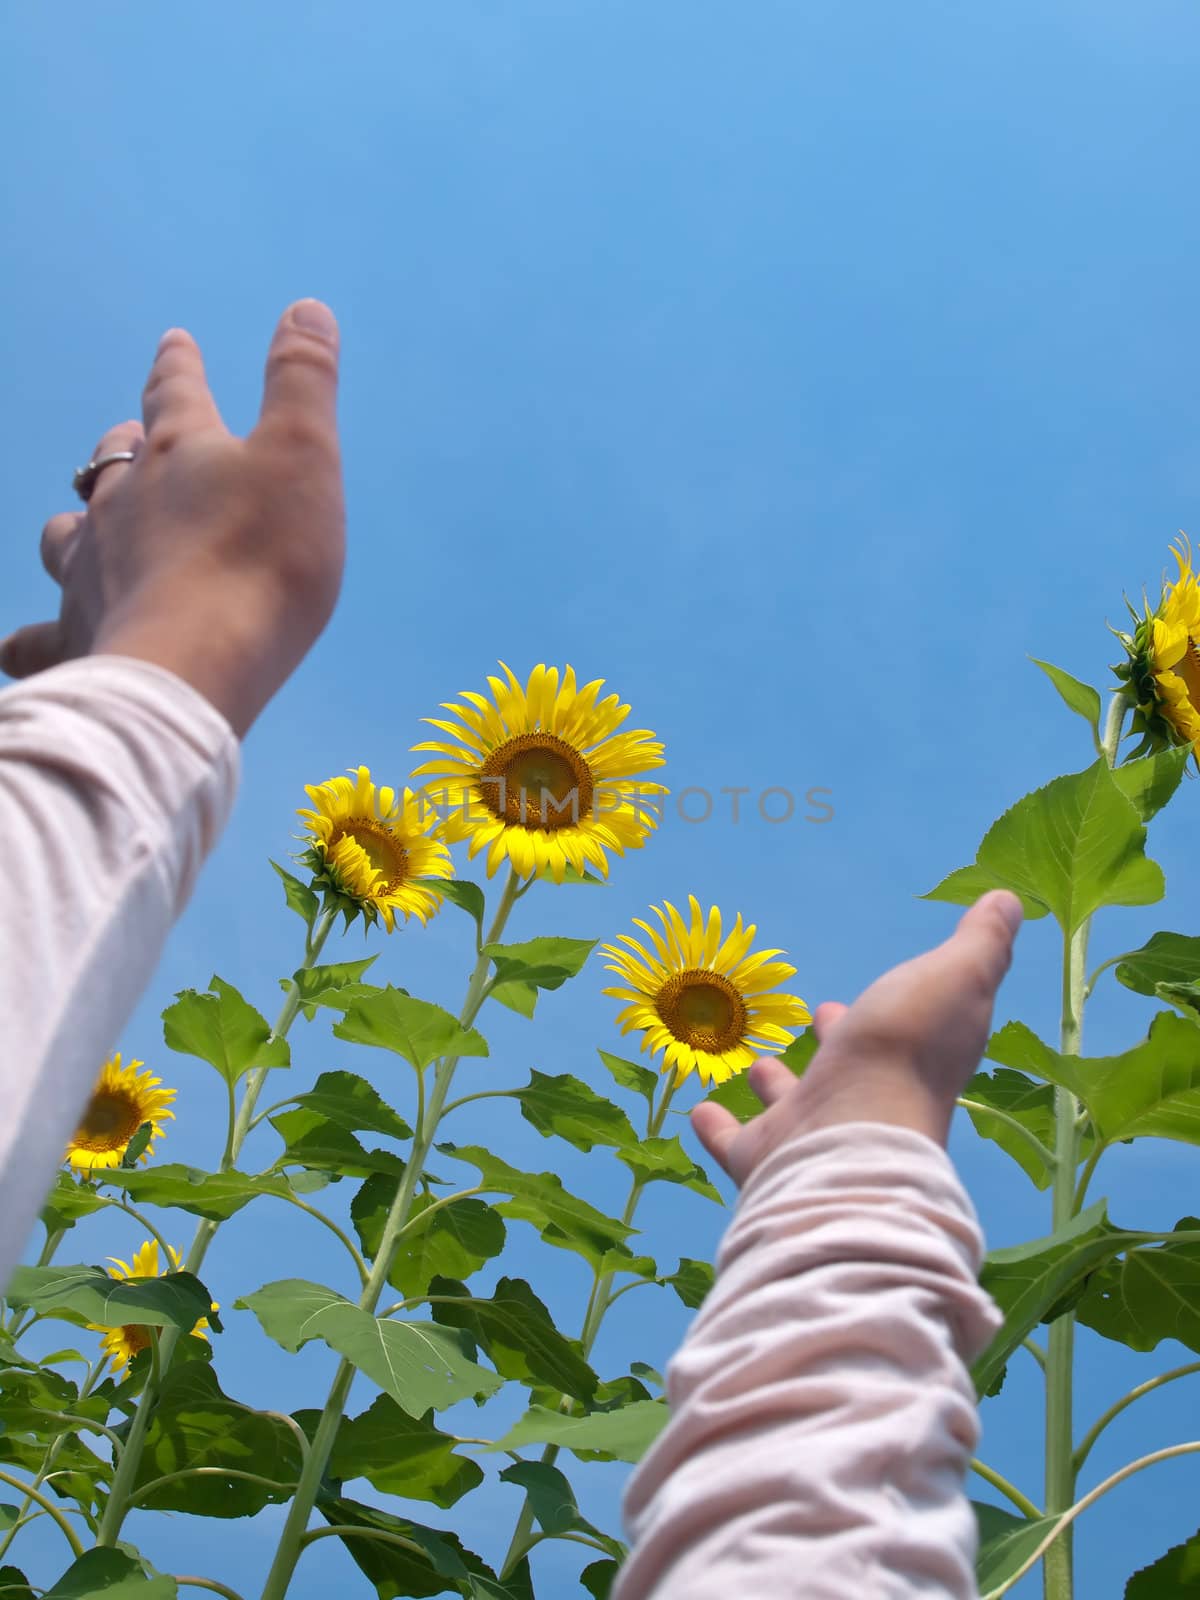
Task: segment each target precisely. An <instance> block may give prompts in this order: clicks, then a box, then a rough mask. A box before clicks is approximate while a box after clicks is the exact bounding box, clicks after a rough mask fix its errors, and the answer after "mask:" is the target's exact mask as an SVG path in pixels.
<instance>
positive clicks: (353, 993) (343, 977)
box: [279, 956, 379, 1022]
mask: <svg viewBox="0 0 1200 1600" xmlns="http://www.w3.org/2000/svg"><path fill="white" fill-rule="evenodd" d="M378 959H379V957H378V956H366V957H364V958H363V960H361V961H335V962H333V963H331V964H330V965H329V966H325V967H300V968H299V969H298V970H297V971H296V972H293V973H292V976H291V977H290V978H280V980H279V987H280V988H281V989H282V990H283V991H284V992H285V994H290V993H291V992H292V990H293V989H295V991H296V993H297V995H298V996H299V999H300V1009H301V1011H303V1013H304V1015H305V1016H306V1017H307V1018H308V1020H309V1022H311V1021H312V1019H313V1018H314V1017H315V1016H316V1014H317V1007H318V1006H330V1007H332V1008H333V1010H335V1011H345V1010H346V1008H347V1007H348V1006H349V1005H350V1003H351V1001H353V1000H360V999H363V998H364V997H366V996H367V995H372V994H378V993H379V991H378V989H376V987H375V986H374V984H370V983H363V982H362V975H363V973H364V972H366V971H367V969H368V968H369V967H372V966H373V965H374V964H375V962H376V961H378Z"/></svg>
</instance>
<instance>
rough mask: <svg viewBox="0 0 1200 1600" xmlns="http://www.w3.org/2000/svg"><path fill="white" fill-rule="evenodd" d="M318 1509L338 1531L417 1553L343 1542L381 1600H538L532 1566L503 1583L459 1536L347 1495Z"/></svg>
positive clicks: (326, 1499)
mask: <svg viewBox="0 0 1200 1600" xmlns="http://www.w3.org/2000/svg"><path fill="white" fill-rule="evenodd" d="M317 1509H318V1510H319V1511H320V1512H321V1515H322V1516H323V1517H325V1518H326V1520H327V1521H328V1522H329V1523H330V1524H331V1525H332V1526H334V1527H351V1528H371V1529H375V1530H377V1531H379V1532H382V1533H391V1534H397V1535H399V1536H400V1537H401V1538H403V1539H405V1540H407V1541H409V1543H410V1544H413V1545H416V1546H417V1547H418V1548H417V1549H415V1550H414V1549H405V1548H404V1547H403V1546H402V1545H398V1544H390V1543H388V1544H385V1543H384V1542H383V1541H382V1540H379V1539H355V1538H350V1539H345V1540H343V1543H344V1544H345V1547H346V1551H347V1553H348V1554H349V1555H351V1556H352V1557H353V1558H354V1561H355V1563H356V1564H357V1566H358V1568H359V1570H360V1571H361V1572H363V1573H364V1574H365V1575H366V1577H367V1578H368V1579H369V1580H370V1582H371V1583H372V1584H374V1586H375V1593H376V1594H377V1595H378V1596H379V1600H398V1597H399V1596H406V1597H407V1596H415V1597H417V1600H421V1597H423V1596H426V1595H439V1594H445V1593H446V1591H447V1590H453V1591H454V1592H456V1593H457V1594H461V1595H466V1596H467V1597H468V1600H534V1597H533V1587H532V1584H531V1583H530V1579H529V1564H528V1562H527V1561H526V1560H524V1559H522V1560H521V1561H519V1562H518V1563H517V1566H516V1567H515V1569H514V1570H513V1572H512V1573H510V1574H509V1576H508V1577H507V1578H506V1579H505V1580H504V1581H503V1583H502V1582H501V1581H500V1579H499V1578H497V1576H496V1574H495V1573H494V1572H493V1571H492V1569H491V1568H490V1567H489V1566H487V1565H486V1564H485V1563H484V1562H483V1561H481V1560H480V1559H479V1557H478V1556H477V1555H476V1554H475V1553H474V1551H471V1550H468V1549H466V1548H465V1547H464V1545H463V1544H462V1543H461V1541H460V1540H459V1538H458V1536H457V1534H453V1533H448V1532H446V1531H445V1530H444V1529H440V1528H427V1527H424V1526H423V1525H422V1524H421V1523H419V1522H408V1521H404V1520H402V1519H401V1518H399V1517H393V1516H391V1515H390V1514H389V1513H388V1512H386V1511H380V1510H377V1509H376V1507H374V1506H367V1505H363V1504H362V1503H361V1502H360V1501H358V1500H348V1499H347V1498H346V1497H345V1496H344V1495H340V1496H334V1495H322V1496H321V1497H320V1498H319V1499H318V1501H317Z"/></svg>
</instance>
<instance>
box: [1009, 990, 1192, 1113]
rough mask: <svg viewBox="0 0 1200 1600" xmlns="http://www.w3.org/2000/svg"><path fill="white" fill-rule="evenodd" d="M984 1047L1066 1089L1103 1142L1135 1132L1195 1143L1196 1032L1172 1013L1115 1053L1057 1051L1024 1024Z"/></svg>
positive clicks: (1015, 1024)
mask: <svg viewBox="0 0 1200 1600" xmlns="http://www.w3.org/2000/svg"><path fill="white" fill-rule="evenodd" d="M987 1053H988V1055H989V1056H990V1057H991V1059H992V1060H993V1061H999V1062H1001V1063H1003V1064H1004V1065H1005V1066H1010V1067H1016V1068H1018V1069H1024V1070H1025V1071H1031V1072H1034V1073H1037V1074H1038V1075H1039V1076H1040V1077H1043V1078H1045V1079H1047V1080H1048V1081H1049V1082H1050V1083H1057V1084H1060V1085H1061V1086H1062V1087H1063V1088H1064V1089H1070V1091H1071V1093H1072V1094H1075V1095H1077V1096H1078V1097H1079V1099H1080V1100H1081V1101H1082V1102H1083V1104H1084V1106H1085V1107H1086V1108H1087V1112H1088V1115H1089V1116H1090V1117H1091V1119H1092V1124H1093V1126H1094V1128H1095V1130H1096V1133H1097V1134H1098V1135H1099V1137H1100V1138H1101V1140H1103V1142H1104V1143H1105V1144H1111V1143H1112V1142H1113V1141H1114V1140H1116V1139H1133V1138H1138V1137H1142V1138H1155V1139H1176V1140H1179V1141H1180V1142H1181V1143H1184V1144H1200V1034H1197V1031H1196V1029H1195V1027H1194V1026H1193V1025H1192V1024H1191V1023H1190V1022H1185V1021H1184V1020H1183V1018H1182V1017H1177V1016H1175V1015H1174V1014H1173V1013H1172V1012H1170V1011H1161V1012H1159V1014H1158V1016H1156V1017H1155V1018H1154V1020H1153V1022H1152V1023H1151V1024H1150V1032H1149V1035H1148V1037H1147V1038H1146V1039H1144V1040H1143V1042H1142V1043H1141V1044H1139V1045H1135V1046H1134V1047H1133V1049H1132V1050H1126V1051H1125V1052H1124V1053H1123V1054H1122V1055H1119V1056H1082V1057H1081V1056H1063V1055H1059V1053H1058V1052H1057V1051H1056V1050H1051V1049H1050V1047H1049V1045H1046V1044H1043V1043H1042V1041H1041V1040H1040V1039H1039V1038H1038V1037H1037V1035H1036V1034H1034V1033H1032V1032H1031V1031H1030V1030H1029V1029H1028V1028H1027V1027H1026V1026H1025V1025H1024V1023H1022V1022H1010V1023H1008V1024H1007V1025H1006V1026H1005V1027H1003V1028H1001V1030H1000V1032H999V1033H997V1034H994V1035H993V1036H992V1038H991V1040H990V1041H989V1043H988V1049H987Z"/></svg>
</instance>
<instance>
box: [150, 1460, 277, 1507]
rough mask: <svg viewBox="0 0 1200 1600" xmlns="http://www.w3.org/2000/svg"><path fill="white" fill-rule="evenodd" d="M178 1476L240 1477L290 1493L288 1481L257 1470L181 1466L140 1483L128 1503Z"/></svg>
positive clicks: (151, 1492)
mask: <svg viewBox="0 0 1200 1600" xmlns="http://www.w3.org/2000/svg"><path fill="white" fill-rule="evenodd" d="M180 1478H240V1479H242V1480H243V1481H244V1482H246V1483H257V1484H259V1485H261V1487H262V1488H264V1489H269V1490H270V1491H271V1493H272V1494H290V1493H291V1491H292V1485H291V1484H290V1483H279V1482H277V1481H276V1480H275V1479H274V1478H264V1477H262V1476H261V1475H260V1474H259V1473H257V1472H243V1471H242V1470H241V1469H240V1468H239V1467H181V1468H180V1469H179V1471H178V1472H164V1473H163V1475H162V1477H161V1478H151V1479H150V1481H149V1483H143V1484H140V1485H139V1487H138V1488H137V1489H135V1490H134V1492H133V1493H132V1494H131V1495H130V1497H129V1504H130V1505H131V1506H133V1505H136V1504H137V1502H138V1501H139V1500H144V1499H145V1498H146V1496H147V1495H148V1494H153V1493H154V1491H155V1490H156V1489H163V1488H165V1487H166V1486H167V1484H168V1483H176V1482H178V1480H179V1479H180Z"/></svg>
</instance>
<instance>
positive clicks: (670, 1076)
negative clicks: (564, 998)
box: [264, 1072, 679, 1600]
mask: <svg viewBox="0 0 1200 1600" xmlns="http://www.w3.org/2000/svg"><path fill="white" fill-rule="evenodd" d="M678 1087H679V1080H678V1079H677V1078H676V1076H675V1074H674V1073H673V1072H668V1073H667V1074H666V1075H665V1077H664V1079H663V1092H662V1097H661V1099H660V1100H659V1103H658V1105H657V1106H654V1105H651V1107H650V1113H649V1117H648V1119H647V1123H646V1137H647V1139H653V1138H655V1137H656V1136H657V1134H658V1132H659V1130H660V1129H661V1127H662V1125H663V1123H664V1122H665V1121H666V1118H667V1112H668V1110H669V1109H670V1105H671V1100H672V1097H673V1096H674V1094H675V1091H676V1089H677V1088H678ZM645 1187H646V1183H645V1180H644V1179H642V1178H635V1179H634V1180H633V1182H632V1183H631V1184H630V1186H629V1197H628V1199H627V1200H626V1201H625V1209H624V1211H623V1212H622V1213H621V1221H622V1222H623V1223H624V1224H625V1225H626V1226H627V1227H628V1226H629V1225H630V1224H631V1223H632V1222H633V1219H634V1216H635V1215H636V1213H637V1208H638V1202H639V1201H640V1199H641V1198H642V1190H643V1189H644V1188H645ZM615 1277H616V1272H615V1271H614V1272H599V1271H598V1272H597V1273H596V1274H595V1276H594V1278H593V1280H592V1292H591V1294H590V1295H589V1296H588V1303H587V1310H586V1311H585V1312H584V1317H583V1330H582V1332H581V1333H580V1336H579V1341H580V1344H581V1345H582V1347H583V1356H584V1360H585V1361H586V1360H587V1358H588V1357H589V1356H590V1355H591V1353H592V1346H593V1345H594V1344H595V1342H596V1336H597V1334H598V1333H599V1332H600V1324H601V1322H603V1320H604V1314H605V1312H606V1311H607V1310H608V1308H609V1306H610V1305H611V1304H612V1301H613V1300H615V1299H616V1298H617V1296H616V1295H613V1296H612V1297H611V1298H610V1297H609V1290H610V1289H611V1288H612V1281H613V1279H614V1278H615ZM563 1398H564V1397H561V1396H560V1398H559V1405H560V1406H561V1405H562V1401H563ZM557 1459H558V1446H557V1445H554V1444H550V1445H547V1446H546V1448H545V1449H544V1450H543V1451H542V1461H543V1462H544V1463H545V1464H546V1465H547V1466H552V1465H553V1464H554V1462H555V1461H556V1460H557ZM532 1534H533V1502H532V1500H531V1499H530V1497H529V1495H528V1494H526V1496H525V1503H524V1505H523V1506H522V1507H521V1513H520V1515H519V1516H518V1518H517V1522H516V1526H515V1527H514V1529H513V1535H512V1538H511V1539H510V1540H509V1544H508V1551H507V1553H506V1555H505V1557H504V1563H503V1565H502V1566H501V1568H500V1577H501V1579H502V1580H503V1579H504V1578H506V1577H507V1576H508V1575H509V1573H510V1572H511V1571H512V1569H513V1567H515V1566H516V1564H517V1562H518V1561H519V1560H520V1559H521V1557H522V1556H523V1555H524V1554H525V1552H526V1551H527V1550H528V1549H529V1548H530V1540H531V1536H532ZM264 1600H265V1597H264Z"/></svg>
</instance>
